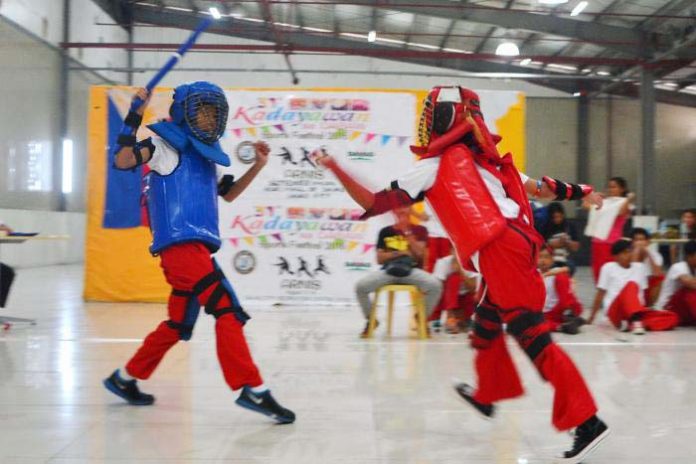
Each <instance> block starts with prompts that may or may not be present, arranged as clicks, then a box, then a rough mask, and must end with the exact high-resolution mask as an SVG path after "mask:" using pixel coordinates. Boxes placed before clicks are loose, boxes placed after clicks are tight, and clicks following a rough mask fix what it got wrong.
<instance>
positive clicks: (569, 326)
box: [561, 319, 580, 335]
mask: <svg viewBox="0 0 696 464" xmlns="http://www.w3.org/2000/svg"><path fill="white" fill-rule="evenodd" d="M561 332H563V333H565V334H569V335H577V334H579V333H580V324H579V323H578V321H576V320H575V319H571V320H569V321H568V322H564V323H563V324H561Z"/></svg>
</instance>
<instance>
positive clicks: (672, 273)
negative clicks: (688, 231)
mask: <svg viewBox="0 0 696 464" xmlns="http://www.w3.org/2000/svg"><path fill="white" fill-rule="evenodd" d="M684 257H685V260H684V261H680V262H678V263H675V264H673V265H672V267H670V268H669V272H667V277H666V279H665V282H664V284H663V286H662V291H661V292H660V298H659V299H658V300H657V303H656V304H655V306H656V307H657V308H664V309H666V310H668V311H672V312H674V313H675V314H677V316H678V317H679V325H696V242H695V241H693V240H691V241H690V242H687V243H686V244H685V245H684Z"/></svg>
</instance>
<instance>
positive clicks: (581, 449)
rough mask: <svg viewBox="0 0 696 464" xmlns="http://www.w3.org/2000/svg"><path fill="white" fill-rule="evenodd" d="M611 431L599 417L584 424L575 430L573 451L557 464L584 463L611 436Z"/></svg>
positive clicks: (568, 452)
mask: <svg viewBox="0 0 696 464" xmlns="http://www.w3.org/2000/svg"><path fill="white" fill-rule="evenodd" d="M609 433H610V430H609V427H608V426H607V424H605V423H604V422H602V421H601V420H600V419H599V418H598V417H597V416H592V417H591V418H590V419H588V420H586V421H585V422H583V423H582V424H581V425H579V426H578V428H576V429H575V440H574V441H573V449H571V450H570V451H566V452H565V453H563V457H562V458H560V459H558V460H557V461H556V462H558V463H563V464H577V463H579V462H582V461H583V459H585V458H586V457H587V455H588V454H590V453H591V452H592V451H594V449H595V448H596V447H597V445H599V444H600V443H601V441H602V440H604V439H605V438H607V437H608V436H609Z"/></svg>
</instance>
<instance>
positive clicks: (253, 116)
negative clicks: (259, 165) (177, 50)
mask: <svg viewBox="0 0 696 464" xmlns="http://www.w3.org/2000/svg"><path fill="white" fill-rule="evenodd" d="M227 96H228V101H229V102H230V116H229V122H228V130H227V135H226V137H225V138H224V139H223V140H222V145H223V148H224V149H225V151H226V152H228V153H229V154H230V156H231V158H232V166H231V167H230V168H229V169H228V171H229V172H230V173H232V174H234V175H235V177H237V178H238V177H239V176H241V175H242V174H243V173H244V172H245V171H246V170H247V169H248V168H249V167H250V166H251V164H248V163H249V162H250V161H251V156H249V155H250V154H251V153H253V150H252V149H251V148H250V142H251V141H255V140H265V141H266V142H268V143H269V145H270V146H271V156H270V160H269V163H268V165H267V166H266V167H265V168H264V170H263V171H262V172H261V173H260V174H259V176H258V177H257V178H256V180H255V181H254V183H253V184H252V185H251V186H250V187H249V189H248V190H247V191H246V192H245V193H244V194H243V195H242V196H241V197H239V198H238V199H237V200H235V201H234V202H233V203H225V202H222V201H221V202H220V233H221V235H222V237H223V247H222V249H221V250H220V251H219V252H218V254H217V255H216V259H217V260H218V262H219V263H220V265H221V267H222V268H223V270H224V271H225V273H226V274H227V275H228V276H229V278H230V280H231V281H232V282H233V284H234V286H235V289H236V291H237V292H238V294H239V296H240V298H241V299H242V300H243V301H249V300H263V301H264V302H266V303H288V304H292V303H306V302H312V301H317V302H322V303H323V304H326V303H336V304H343V303H353V302H354V300H355V298H354V290H353V287H354V283H355V281H356V280H357V279H359V278H360V277H361V276H363V275H364V274H365V273H366V272H369V271H371V270H374V269H376V263H375V250H374V245H375V242H376V237H377V233H378V231H379V229H380V228H381V227H383V226H384V225H388V224H389V223H390V222H391V218H390V217H388V215H385V216H384V217H380V218H375V219H372V220H369V221H367V222H363V221H358V220H357V219H358V217H359V216H360V214H361V213H362V210H361V209H360V208H359V207H358V205H357V204H356V203H354V202H353V201H352V200H351V198H350V197H349V196H348V195H347V194H346V193H345V191H344V190H343V188H342V187H341V186H340V184H339V183H338V182H337V181H336V180H335V179H334V177H333V176H332V175H331V173H329V172H327V171H324V170H321V169H317V168H316V167H315V166H313V165H312V164H311V162H310V161H308V159H307V158H306V157H305V155H308V154H309V153H310V152H312V151H313V150H315V149H317V148H319V147H326V150H327V151H328V152H329V153H332V154H334V155H335V156H336V158H337V159H338V160H339V162H341V163H342V165H344V166H346V167H347V168H348V169H349V170H350V171H351V172H353V173H355V174H356V176H357V177H359V178H360V179H362V180H363V181H365V182H366V184H367V185H368V186H369V187H371V188H374V189H375V190H376V189H380V188H383V187H385V186H386V185H388V182H389V181H391V180H392V179H393V178H394V176H395V175H397V174H399V173H400V172H403V171H406V170H407V169H409V167H410V166H411V164H412V162H413V157H412V155H411V154H410V152H409V151H408V145H409V144H410V143H412V142H413V139H412V136H413V133H414V128H415V114H416V97H415V95H414V94H413V93H396V92H384V93H375V92H355V91H351V92H350V93H347V92H329V91H327V92H317V91H311V92H309V91H302V92H288V91H228V92H227Z"/></svg>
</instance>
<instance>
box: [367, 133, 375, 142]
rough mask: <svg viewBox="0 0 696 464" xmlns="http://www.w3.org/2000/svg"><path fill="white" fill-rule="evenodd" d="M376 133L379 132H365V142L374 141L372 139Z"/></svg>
mask: <svg viewBox="0 0 696 464" xmlns="http://www.w3.org/2000/svg"><path fill="white" fill-rule="evenodd" d="M376 135H377V134H375V133H372V132H368V133H367V134H365V143H370V142H371V141H372V139H374V138H375V136H376Z"/></svg>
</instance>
